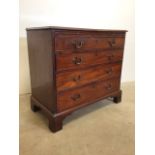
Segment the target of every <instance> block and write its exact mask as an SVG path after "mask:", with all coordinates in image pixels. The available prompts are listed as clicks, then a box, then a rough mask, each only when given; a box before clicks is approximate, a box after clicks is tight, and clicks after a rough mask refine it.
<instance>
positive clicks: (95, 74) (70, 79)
mask: <svg viewBox="0 0 155 155" xmlns="http://www.w3.org/2000/svg"><path fill="white" fill-rule="evenodd" d="M120 73H121V63H116V64H109V65H99V66H95V67H91V68H87V69H82V70H81V69H78V70H74V71H70V70H69V71H65V72H60V73H58V74H56V85H57V91H63V90H68V89H70V88H73V87H79V86H82V85H84V84H88V83H91V82H94V81H98V80H106V79H110V78H116V77H117V78H119V77H120Z"/></svg>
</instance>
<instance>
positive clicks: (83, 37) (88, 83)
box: [27, 27, 126, 132]
mask: <svg viewBox="0 0 155 155" xmlns="http://www.w3.org/2000/svg"><path fill="white" fill-rule="evenodd" d="M125 33H126V31H125V30H96V29H78V28H65V27H41V28H27V41H28V51H29V64H30V75H31V87H32V96H31V109H32V110H33V111H34V112H36V111H39V110H42V111H43V113H44V114H45V115H46V116H47V118H48V119H49V128H50V129H51V131H53V132H56V131H58V130H60V129H62V124H63V119H64V118H65V117H66V116H67V115H69V114H70V113H72V112H73V111H75V110H77V109H79V108H82V107H84V106H86V105H89V104H92V103H95V102H97V101H99V100H102V99H106V98H108V97H111V98H112V99H113V101H114V102H115V103H118V102H120V101H121V90H120V78H121V69H122V60H123V50H124V42H125Z"/></svg>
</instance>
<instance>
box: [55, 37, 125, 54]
mask: <svg viewBox="0 0 155 155" xmlns="http://www.w3.org/2000/svg"><path fill="white" fill-rule="evenodd" d="M123 47H124V37H104V36H90V35H89V36H87V35H58V36H56V38H55V50H56V51H62V52H67V51H68V50H72V51H73V52H74V51H78V50H81V51H82V50H85V49H118V48H122V49H123Z"/></svg>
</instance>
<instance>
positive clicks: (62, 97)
mask: <svg viewBox="0 0 155 155" xmlns="http://www.w3.org/2000/svg"><path fill="white" fill-rule="evenodd" d="M119 84H120V80H119V79H118V78H117V79H113V80H107V81H103V82H96V83H92V84H90V85H87V86H84V87H82V88H77V89H73V90H69V91H64V92H61V93H59V94H58V95H57V108H58V111H59V112H61V111H63V110H67V109H68V108H73V107H76V106H78V105H82V104H88V103H89V102H92V101H95V100H97V99H101V98H103V97H104V96H107V95H108V94H110V93H112V92H115V91H118V90H119Z"/></svg>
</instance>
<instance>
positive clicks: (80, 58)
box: [56, 50, 123, 72]
mask: <svg viewBox="0 0 155 155" xmlns="http://www.w3.org/2000/svg"><path fill="white" fill-rule="evenodd" d="M122 57H123V51H122V50H112V51H103V52H84V53H70V54H56V70H57V72H58V71H62V70H68V69H80V68H83V67H88V66H93V65H98V64H107V63H114V62H119V61H122Z"/></svg>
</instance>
